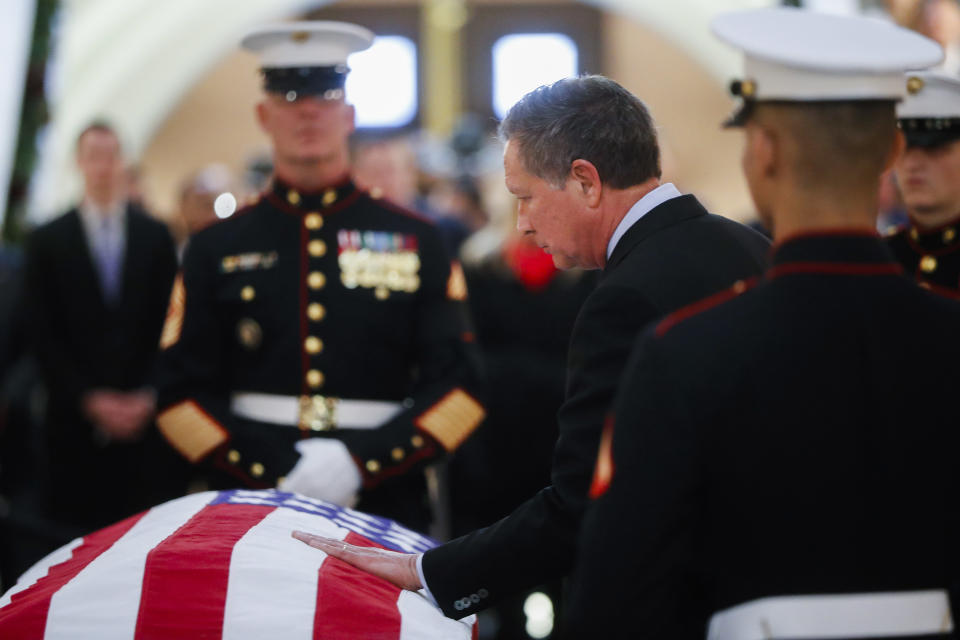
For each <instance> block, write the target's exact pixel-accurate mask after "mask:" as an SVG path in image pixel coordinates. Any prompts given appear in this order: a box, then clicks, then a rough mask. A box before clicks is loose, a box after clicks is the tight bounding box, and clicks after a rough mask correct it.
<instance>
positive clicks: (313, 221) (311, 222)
mask: <svg viewBox="0 0 960 640" xmlns="http://www.w3.org/2000/svg"><path fill="white" fill-rule="evenodd" d="M303 225H304V226H305V227H306V228H307V229H311V230H312V229H319V228H320V227H322V226H323V216H321V215H320V214H319V213H316V212H314V213H308V214H307V215H305V216H304V217H303Z"/></svg>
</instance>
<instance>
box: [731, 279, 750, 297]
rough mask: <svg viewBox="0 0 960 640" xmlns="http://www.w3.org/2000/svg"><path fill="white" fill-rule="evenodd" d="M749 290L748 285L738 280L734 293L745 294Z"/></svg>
mask: <svg viewBox="0 0 960 640" xmlns="http://www.w3.org/2000/svg"><path fill="white" fill-rule="evenodd" d="M746 290H747V283H746V282H744V281H743V280H737V281H736V282H734V283H733V292H734V293H736V294H740V293H743V292H744V291H746Z"/></svg>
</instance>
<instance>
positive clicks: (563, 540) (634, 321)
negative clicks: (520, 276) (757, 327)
mask: <svg viewBox="0 0 960 640" xmlns="http://www.w3.org/2000/svg"><path fill="white" fill-rule="evenodd" d="M768 247H769V242H768V241H767V239H766V238H764V237H763V236H761V235H760V234H758V233H756V232H755V231H752V230H751V229H749V228H747V227H745V226H743V225H741V224H738V223H735V222H732V221H730V220H727V219H726V218H722V217H719V216H715V215H710V214H708V213H707V211H706V210H705V209H704V208H703V207H702V206H701V205H700V203H699V202H697V200H696V198H694V197H693V196H691V195H685V196H680V197H678V198H675V199H672V200H669V201H667V202H665V203H663V204H661V205H660V206H658V207H656V208H654V209H653V210H652V211H650V212H648V213H647V214H646V215H645V216H644V217H643V218H641V219H640V220H639V221H637V222H636V223H635V224H634V225H633V226H632V227H631V228H630V229H629V230H628V231H627V233H626V234H625V235H624V236H623V237H622V238H621V239H620V241H619V242H618V243H617V246H616V248H615V249H614V251H613V254H612V255H611V256H610V260H609V261H608V262H607V265H606V268H605V269H604V273H603V277H602V279H601V281H600V283H599V285H598V286H597V288H596V290H595V291H594V292H593V293H592V294H591V295H590V296H589V297H588V298H587V300H586V302H585V303H584V305H583V308H582V309H581V311H580V314H579V316H578V317H577V321H576V324H575V326H574V329H573V334H572V338H571V341H570V350H569V358H568V378H567V392H566V401H565V403H564V405H563V407H562V408H561V409H560V413H559V416H558V421H559V433H560V435H559V438H558V440H557V444H556V449H555V452H554V462H553V472H552V479H553V484H552V486H550V487H548V488H546V489H544V490H543V491H541V492H540V493H538V494H537V495H536V496H535V497H534V498H532V499H531V500H529V501H527V502H526V503H524V504H523V505H521V506H520V507H519V508H518V509H517V510H516V511H514V512H513V513H512V514H511V515H510V516H507V517H506V518H504V519H503V520H501V521H499V522H497V523H496V524H494V525H493V526H491V527H488V528H486V529H481V530H479V531H476V532H474V533H472V534H469V535H466V536H464V537H461V538H458V539H456V540H453V541H451V542H448V543H447V544H444V545H442V546H440V547H438V548H436V549H433V550H431V551H428V552H427V553H426V554H425V555H424V557H423V571H424V577H425V578H426V582H427V586H428V587H429V588H430V590H431V593H432V594H433V596H434V597H435V598H436V600H437V603H438V604H439V605H440V608H441V609H443V611H444V613H445V614H446V615H448V616H451V617H457V618H459V617H463V616H465V615H467V614H471V613H474V612H476V611H477V610H479V609H482V608H485V607H486V606H489V605H490V604H493V603H494V602H496V601H497V600H499V599H500V598H502V597H504V596H507V595H510V594H512V593H516V592H518V591H520V590H523V589H525V588H529V587H533V586H536V585H537V584H540V583H542V582H544V581H546V580H548V579H551V578H555V577H557V576H561V575H565V574H566V573H568V572H569V571H570V569H571V568H572V566H573V562H574V556H575V550H576V536H577V532H578V529H579V524H580V519H581V516H582V513H583V510H584V508H585V503H586V496H587V487H588V484H589V481H590V477H591V474H592V471H593V466H594V462H595V461H596V457H597V448H598V444H599V440H600V433H601V427H602V424H603V421H604V416H605V414H606V412H607V410H608V409H609V408H610V405H611V404H612V401H613V397H614V392H615V389H616V384H617V381H618V380H619V378H620V374H621V372H622V370H623V367H624V365H625V364H626V361H627V357H628V355H629V353H630V348H631V347H632V345H633V343H634V341H635V340H636V338H637V336H638V335H639V334H640V332H641V331H642V330H643V328H644V327H645V326H647V324H649V323H650V322H651V321H652V320H654V319H655V318H658V317H659V316H661V315H664V314H666V313H669V312H671V311H673V310H675V309H677V308H679V307H681V306H683V305H686V304H689V303H691V302H693V301H695V300H698V299H700V298H703V297H705V296H707V295H709V294H711V293H714V292H716V291H718V290H720V289H721V288H723V287H727V286H729V285H730V284H731V283H733V282H734V281H736V280H738V279H742V278H748V277H750V276H752V275H755V274H758V273H760V272H762V270H763V268H764V266H765V264H766V254H767V250H768Z"/></svg>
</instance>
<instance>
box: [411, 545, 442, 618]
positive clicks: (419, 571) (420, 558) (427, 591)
mask: <svg viewBox="0 0 960 640" xmlns="http://www.w3.org/2000/svg"><path fill="white" fill-rule="evenodd" d="M417 577H418V578H420V584H422V585H423V589H420V593H421V594H423V595H424V596H426V598H427V600H429V601H430V604H432V605H433V606H435V607H436V608H438V609H439V608H440V605H439V604H437V599H436V598H434V597H433V594H432V593H430V587H428V586H427V579H426V578H425V577H424V576H423V554H422V553H421V554H419V555H418V556H417Z"/></svg>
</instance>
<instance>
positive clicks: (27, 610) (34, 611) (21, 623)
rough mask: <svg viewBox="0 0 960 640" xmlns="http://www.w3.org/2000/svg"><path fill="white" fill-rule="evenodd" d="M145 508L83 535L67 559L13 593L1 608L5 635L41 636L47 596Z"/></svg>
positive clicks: (109, 544) (27, 639)
mask: <svg viewBox="0 0 960 640" xmlns="http://www.w3.org/2000/svg"><path fill="white" fill-rule="evenodd" d="M145 514H146V512H143V513H140V514H137V515H135V516H131V517H129V518H127V519H126V520H121V521H120V522H118V523H117V524H115V525H112V526H109V527H107V528H106V529H101V530H99V531H97V532H95V533H91V534H90V535H88V536H84V538H83V544H81V545H80V546H79V547H77V548H76V549H74V550H73V555H72V556H71V557H70V559H69V560H67V561H66V562H61V563H60V564H57V565H54V566H52V567H50V570H49V571H48V572H47V575H45V576H44V577H42V578H40V579H39V580H38V581H37V582H36V584H34V585H33V586H31V587H28V588H27V589H24V590H23V591H21V592H19V593H16V594H14V595H13V597H12V598H11V601H10V604H8V605H7V606H6V607H4V608H3V609H0V629H3V634H2V635H3V637H4V638H18V639H20V640H34V639H36V640H41V639H42V638H43V633H44V630H45V629H46V626H47V612H48V611H49V610H50V599H51V598H52V597H53V594H54V593H56V592H57V591H58V590H59V589H60V588H61V587H62V586H64V585H65V584H67V583H68V582H70V581H71V580H73V578H74V577H76V575H77V574H78V573H80V572H81V571H82V570H83V569H84V567H86V566H87V565H88V564H90V563H91V562H93V560H94V559H96V558H97V556H99V555H100V554H101V553H103V552H104V551H106V550H107V549H109V548H110V547H112V546H113V544H114V543H115V542H116V541H117V540H119V539H120V538H122V537H123V535H124V534H125V533H127V531H129V530H130V529H131V528H132V527H133V525H135V524H136V523H137V521H138V520H140V518H142V517H143V516H144V515H145Z"/></svg>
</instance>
